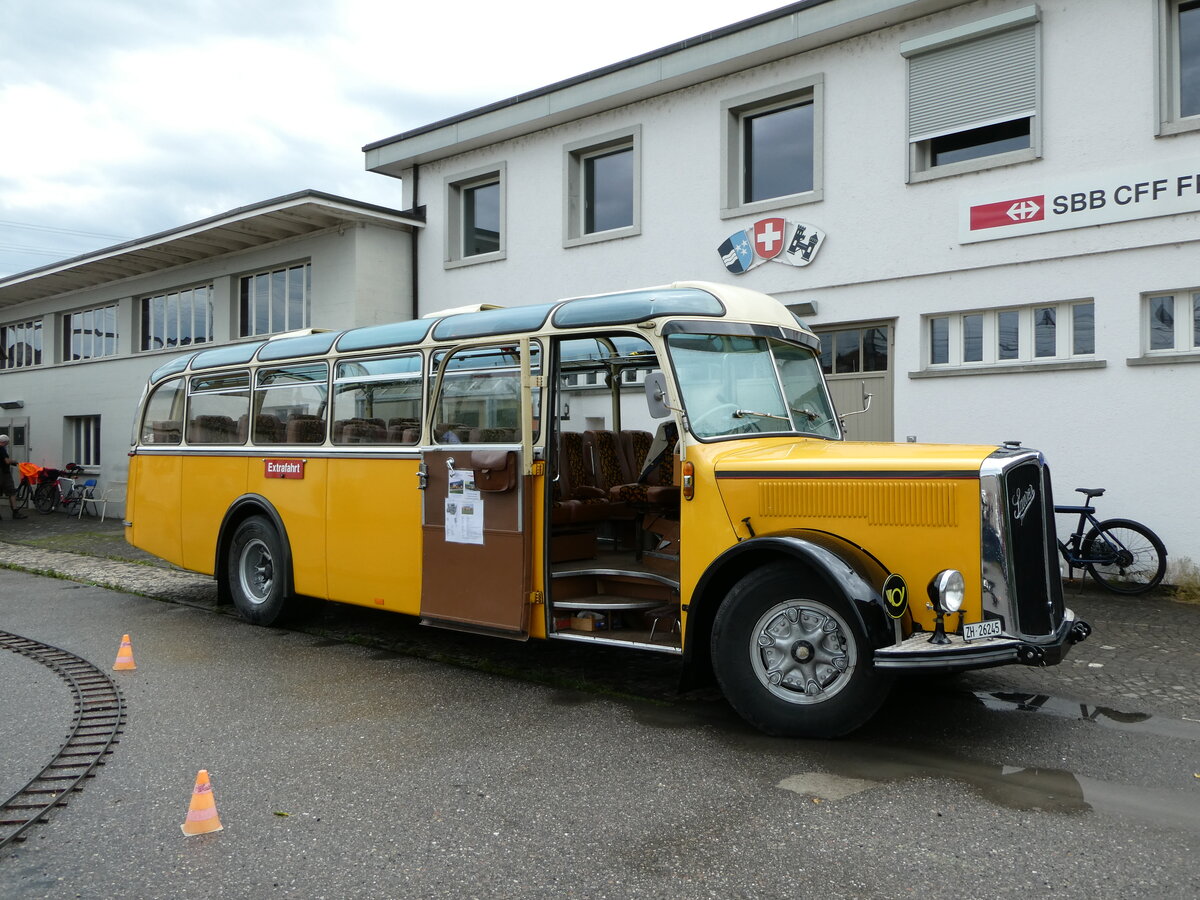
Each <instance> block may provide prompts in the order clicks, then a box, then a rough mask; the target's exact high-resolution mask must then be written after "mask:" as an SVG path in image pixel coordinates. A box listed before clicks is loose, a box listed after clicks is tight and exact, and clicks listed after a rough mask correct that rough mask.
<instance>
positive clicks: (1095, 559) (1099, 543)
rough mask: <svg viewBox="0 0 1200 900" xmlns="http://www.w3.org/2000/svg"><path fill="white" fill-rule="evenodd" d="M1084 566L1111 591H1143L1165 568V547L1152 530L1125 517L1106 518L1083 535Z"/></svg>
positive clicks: (1123, 592)
mask: <svg viewBox="0 0 1200 900" xmlns="http://www.w3.org/2000/svg"><path fill="white" fill-rule="evenodd" d="M1081 550H1082V556H1083V558H1084V559H1085V560H1087V561H1088V562H1087V570H1088V571H1089V572H1091V573H1092V577H1093V578H1095V579H1096V581H1098V582H1099V583H1100V584H1101V585H1102V586H1104V587H1105V588H1107V589H1108V590H1110V591H1112V592H1113V593H1115V594H1143V593H1145V592H1146V591H1148V590H1150V589H1151V588H1153V587H1155V586H1156V585H1157V584H1158V583H1159V582H1160V581H1162V579H1163V575H1164V574H1165V573H1166V571H1167V548H1166V547H1164V546H1163V542H1162V541H1160V540H1159V539H1158V535H1156V534H1155V533H1154V532H1153V531H1151V530H1150V529H1149V528H1147V527H1146V526H1145V525H1142V524H1141V523H1139V522H1133V521H1131V520H1129V519H1108V520H1106V521H1104V522H1101V523H1100V525H1099V526H1098V527H1096V528H1093V529H1092V530H1091V531H1089V532H1088V533H1087V535H1085V536H1084V538H1083V544H1082V545H1081Z"/></svg>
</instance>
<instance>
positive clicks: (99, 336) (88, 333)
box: [62, 303, 117, 360]
mask: <svg viewBox="0 0 1200 900" xmlns="http://www.w3.org/2000/svg"><path fill="white" fill-rule="evenodd" d="M62 337H63V359H64V360H69V359H97V358H99V357H101V356H116V355H117V305H116V304H115V303H114V304H113V305H112V306H101V307H98V308H96V309H85V310H82V311H80V312H74V313H67V314H66V315H65V316H63V335H62Z"/></svg>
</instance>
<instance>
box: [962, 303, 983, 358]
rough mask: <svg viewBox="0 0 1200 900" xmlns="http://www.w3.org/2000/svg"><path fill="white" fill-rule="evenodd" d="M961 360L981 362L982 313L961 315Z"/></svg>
mask: <svg viewBox="0 0 1200 900" xmlns="http://www.w3.org/2000/svg"><path fill="white" fill-rule="evenodd" d="M962 328H963V362H983V315H982V314H981V313H976V314H974V315H970V316H963V317H962Z"/></svg>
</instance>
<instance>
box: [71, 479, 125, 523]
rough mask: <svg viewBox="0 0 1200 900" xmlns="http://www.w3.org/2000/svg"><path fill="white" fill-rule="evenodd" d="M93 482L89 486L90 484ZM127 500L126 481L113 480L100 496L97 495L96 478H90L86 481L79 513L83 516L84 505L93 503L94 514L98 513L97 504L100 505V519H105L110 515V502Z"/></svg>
mask: <svg viewBox="0 0 1200 900" xmlns="http://www.w3.org/2000/svg"><path fill="white" fill-rule="evenodd" d="M89 482H90V484H91V486H90V487H89V486H88V484H89ZM124 502H125V482H123V481H113V482H110V483H109V484H108V486H107V487H106V488H105V489H104V492H103V493H102V494H100V496H98V497H97V496H96V479H94V478H89V479H88V480H87V481H85V482H84V495H83V502H82V503H80V504H79V515H80V517H81V518H82V517H83V507H84V505H85V504H88V503H90V504H92V515H95V514H96V506H97V505H99V507H100V521H101V522H103V521H104V517H105V516H106V515H108V504H110V503H124Z"/></svg>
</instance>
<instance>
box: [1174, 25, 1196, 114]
mask: <svg viewBox="0 0 1200 900" xmlns="http://www.w3.org/2000/svg"><path fill="white" fill-rule="evenodd" d="M1198 114H1200V2H1197V3H1184V4H1182V5H1181V6H1180V7H1179V115H1181V116H1194V115H1198Z"/></svg>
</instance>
